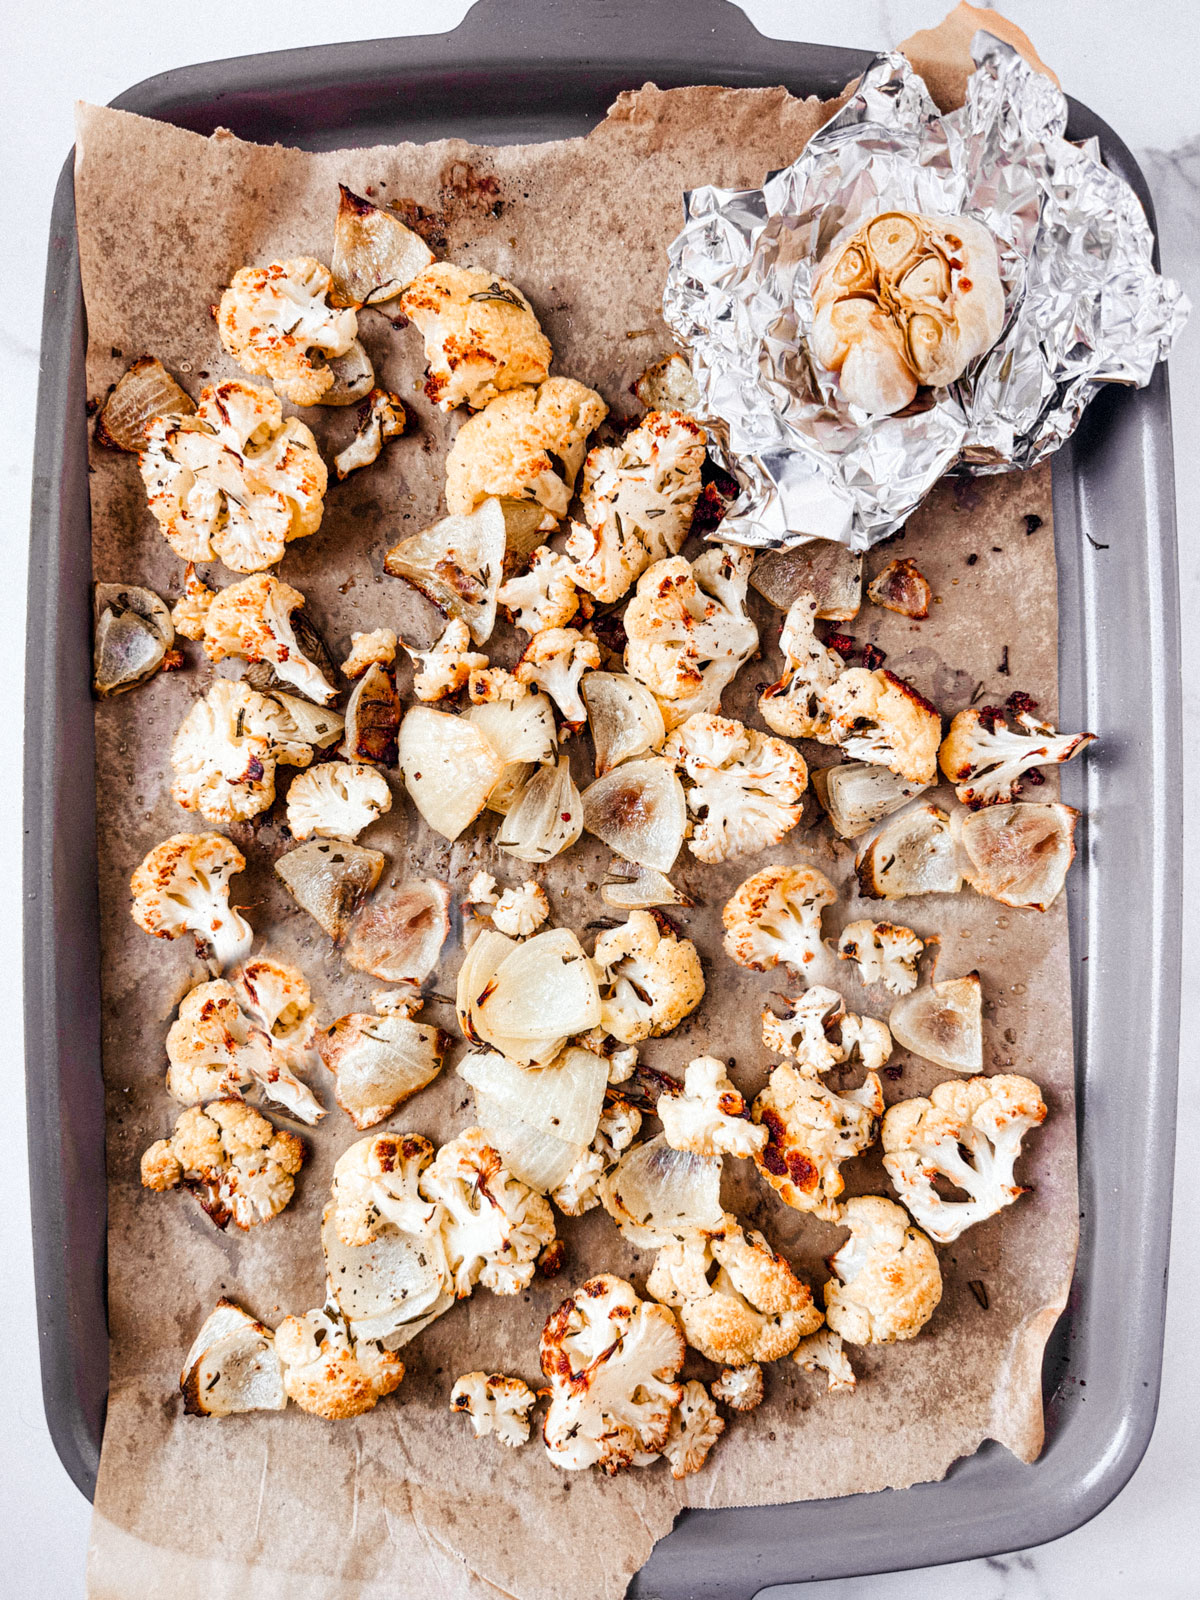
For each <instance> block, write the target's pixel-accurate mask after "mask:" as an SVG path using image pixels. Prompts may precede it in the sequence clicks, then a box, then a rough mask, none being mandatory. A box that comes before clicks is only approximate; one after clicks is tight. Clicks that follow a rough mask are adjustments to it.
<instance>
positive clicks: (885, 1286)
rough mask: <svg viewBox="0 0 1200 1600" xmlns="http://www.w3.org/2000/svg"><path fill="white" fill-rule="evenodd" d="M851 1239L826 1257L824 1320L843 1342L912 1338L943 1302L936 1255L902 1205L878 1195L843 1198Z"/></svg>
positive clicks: (843, 1219) (844, 1219)
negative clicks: (831, 1273) (828, 1270)
mask: <svg viewBox="0 0 1200 1600" xmlns="http://www.w3.org/2000/svg"><path fill="white" fill-rule="evenodd" d="M837 1220H838V1221H839V1222H840V1223H841V1224H842V1225H843V1226H844V1227H847V1228H849V1229H850V1237H849V1238H848V1239H847V1240H846V1242H845V1244H844V1245H843V1246H842V1247H841V1249H840V1250H839V1251H837V1253H836V1254H835V1255H833V1256H831V1257H830V1258H829V1265H830V1266H831V1267H832V1268H833V1270H834V1272H835V1274H836V1276H835V1277H833V1278H830V1280H829V1282H828V1283H827V1284H826V1285H825V1318H826V1321H827V1322H828V1323H829V1326H830V1328H831V1329H832V1330H833V1332H834V1333H836V1334H839V1335H840V1336H841V1337H842V1338H843V1339H844V1340H846V1342H847V1343H848V1344H891V1343H892V1342H893V1341H894V1340H896V1339H915V1338H916V1336H917V1334H918V1333H920V1331H921V1329H922V1328H923V1327H924V1326H925V1324H926V1323H927V1322H928V1321H929V1319H930V1317H931V1316H932V1315H933V1313H934V1312H935V1311H936V1310H937V1305H938V1301H939V1300H940V1299H941V1298H942V1272H941V1268H940V1267H939V1266H938V1258H937V1252H936V1250H934V1248H933V1246H932V1245H931V1244H930V1242H929V1240H928V1239H927V1238H926V1237H925V1235H924V1234H923V1233H922V1232H921V1231H920V1229H918V1228H914V1227H913V1226H912V1224H911V1223H910V1222H909V1220H908V1217H907V1215H906V1214H905V1212H904V1209H903V1207H901V1206H898V1205H896V1203H895V1202H894V1201H892V1200H885V1199H883V1197H882V1196H881V1195H861V1196H859V1197H858V1198H857V1199H854V1200H847V1202H846V1204H845V1205H844V1206H843V1207H842V1210H841V1215H840V1216H839V1217H838V1219H837Z"/></svg>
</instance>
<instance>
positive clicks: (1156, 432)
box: [25, 0, 1182, 1600]
mask: <svg viewBox="0 0 1200 1600" xmlns="http://www.w3.org/2000/svg"><path fill="white" fill-rule="evenodd" d="M681 15H682V12H681V8H680V7H679V6H678V5H677V4H670V5H668V4H665V3H660V0H649V3H647V0H590V3H588V4H586V5H583V4H579V3H577V0H482V3H481V4H479V5H477V6H476V7H475V8H474V10H472V11H471V12H470V14H469V15H468V16H467V17H466V19H465V20H464V22H463V23H462V25H461V27H459V28H458V29H456V30H455V31H454V32H453V33H450V34H446V35H441V36H437V37H427V38H416V39H383V40H376V41H371V42H369V43H359V44H347V45H337V46H323V47H320V48H316V49H307V50H290V51H286V52H283V53H280V54H272V55H260V56H248V57H243V58H241V59H237V60H231V61H220V62H212V63H209V64H207V65H204V66H198V67H188V68H185V69H182V70H180V71H177V72H169V73H165V74H163V75H162V76H160V77H157V78H151V79H148V80H147V81H146V82H145V83H141V84H139V85H137V87H135V88H133V89H130V90H129V91H128V92H127V93H126V94H123V95H122V96H121V97H120V98H119V99H118V100H116V101H114V102H113V104H114V105H116V106H119V107H122V108H124V109H127V110H130V111H136V112H140V113H141V114H142V115H144V116H151V117H158V118H160V119H162V120H164V121H167V122H173V123H176V124H178V125H179V126H181V127H185V128H191V129H194V130H196V131H198V132H201V133H210V132H211V131H212V130H213V129H214V128H216V127H218V126H224V127H228V128H230V129H232V130H233V132H235V133H237V134H239V135H241V136H242V137H243V138H247V139H255V140H262V141H266V142H274V141H275V140H280V141H282V142H284V143H289V144H296V145H299V146H302V147H305V148H309V149H329V148H334V147H337V146H341V145H366V144H374V143H377V142H392V141H396V140H401V139H415V140H422V139H428V138H434V137H441V136H443V135H447V134H457V135H461V136H462V137H464V138H467V139H472V140H478V141H481V142H491V143H516V142H525V141H534V140H540V139H557V138H562V137H564V136H568V135H573V134H580V133H584V132H586V131H587V130H588V129H589V128H590V127H592V126H593V125H594V124H595V123H596V122H598V121H599V120H600V119H601V118H602V117H603V115H604V112H605V110H606V108H607V107H608V105H609V103H610V102H611V101H612V99H613V98H614V96H615V95H616V94H617V93H618V92H619V91H620V90H622V89H627V88H630V87H635V86H637V85H640V84H641V83H643V82H645V81H646V80H648V79H653V80H654V81H655V82H657V83H659V84H662V85H664V86H669V85H682V84H689V83H714V82H715V83H722V84H728V85H733V86H752V85H759V84H778V83H783V84H786V85H787V87H788V88H789V89H790V90H792V91H793V92H794V93H796V94H799V95H808V94H817V95H822V96H829V95H832V94H835V93H836V92H837V91H838V90H840V89H841V87H842V85H843V84H844V83H846V82H847V80H848V79H850V78H851V77H853V76H854V75H855V74H856V73H857V72H859V71H860V70H861V68H862V66H863V65H864V63H865V60H866V57H865V56H864V55H863V54H861V53H859V52H856V51H849V50H839V49H831V48H828V47H825V46H816V45H807V44H794V43H785V42H781V41H778V40H772V39H767V38H764V37H763V36H762V35H761V34H759V33H758V32H756V30H755V29H754V28H753V27H752V26H751V24H750V23H749V22H748V21H747V19H746V17H745V16H744V14H743V13H742V12H741V11H740V10H739V9H738V8H737V7H736V6H734V5H731V4H728V3H726V0H690V4H689V5H688V6H687V9H686V26H684V27H681V26H680V21H681ZM1070 132H1071V135H1072V137H1074V138H1078V139H1082V138H1086V137H1089V136H1095V137H1097V138H1098V139H1099V141H1100V146H1101V149H1102V151H1103V155H1104V159H1105V160H1106V161H1107V163H1108V164H1109V166H1110V167H1113V168H1114V169H1115V170H1116V171H1118V172H1120V173H1121V174H1122V176H1124V177H1125V178H1126V179H1127V180H1128V181H1129V182H1130V183H1131V184H1132V185H1133V187H1134V189H1135V190H1136V191H1137V193H1138V195H1139V196H1140V198H1141V201H1142V204H1143V205H1144V206H1145V208H1146V211H1147V213H1148V214H1149V215H1150V217H1151V220H1153V211H1152V207H1151V203H1150V197H1149V194H1148V192H1147V188H1146V184H1145V180H1144V178H1143V177H1142V174H1141V172H1140V171H1139V170H1138V168H1137V166H1136V164H1135V162H1134V161H1133V159H1132V157H1131V156H1130V153H1129V151H1128V150H1127V149H1126V147H1125V146H1124V145H1123V144H1122V143H1121V141H1120V140H1119V139H1118V138H1117V137H1116V136H1115V134H1113V132H1112V131H1111V129H1109V128H1108V127H1107V126H1106V125H1105V124H1104V123H1103V122H1101V121H1100V120H1099V118H1097V117H1095V116H1094V115H1093V114H1092V113H1091V112H1090V111H1088V110H1087V109H1086V108H1085V107H1083V106H1080V105H1078V104H1076V103H1075V102H1072V104H1071V125H1070ZM714 136H715V137H716V136H719V135H714ZM85 342H86V328H85V318H84V308H83V301H82V295H81V291H80V284H79V267H78V259H77V255H76V250H75V238H74V209H73V199H72V188H71V166H70V162H68V164H67V167H66V169H65V170H64V172H63V176H62V180H61V182H60V184H59V188H58V193H57V196H56V200H55V205H54V212H53V219H52V226H51V238H50V258H49V267H48V272H47V285H46V301H45V317H44V325H43V337H42V369H41V383H40V388H39V395H38V418H37V445H36V451H37V455H36V465H35V477H34V493H33V528H32V543H31V554H30V568H29V646H28V654H27V677H26V682H27V690H26V695H27V699H26V757H25V831H26V855H25V908H26V909H25V1036H26V1060H27V1075H28V1103H29V1139H30V1168H31V1186H32V1200H33V1228H34V1249H35V1263H36V1272H37V1298H38V1317H39V1329H40V1339H41V1354H42V1377H43V1391H44V1396H45V1405H46V1415H47V1418H48V1420H49V1424H50V1429H51V1432H52V1434H53V1437H54V1440H55V1443H56V1445H57V1447H58V1451H59V1454H60V1456H61V1457H62V1460H63V1464H64V1466H65V1467H66V1469H67V1471H68V1472H69V1473H70V1475H71V1477H72V1478H73V1479H74V1481H75V1482H76V1483H77V1484H78V1486H79V1487H80V1489H81V1490H82V1491H83V1492H84V1493H85V1494H88V1495H90V1494H91V1492H92V1490H93V1487H94V1484H95V1478H96V1469H97V1464H98V1460H99V1453H100V1440H101V1435H102V1432H103V1423H104V1405H105V1395H106V1391H107V1381H108V1368H107V1335H106V1329H105V1284H104V1250H105V1245H104V1220H105V1188H104V1107H103V1096H102V1092H101V1075H100V1026H99V1016H100V996H99V943H98V917H97V906H96V856H95V851H96V845H95V830H96V816H95V807H94V799H93V783H92V765H93V735H92V703H91V699H90V691H89V677H90V663H89V622H90V610H89V584H90V579H91V552H90V536H89V521H88V491H87V451H86V426H85V410H84V407H85V398H86V397H85V388H84V348H85ZM1054 505H1055V522H1056V537H1057V548H1058V559H1059V574H1060V601H1059V605H1060V635H1061V645H1060V664H1061V678H1062V683H1061V695H1062V717H1063V726H1070V727H1090V728H1096V729H1098V730H1099V731H1100V732H1101V733H1102V734H1103V741H1102V743H1101V744H1100V745H1099V746H1098V748H1097V751H1096V753H1095V755H1093V756H1091V757H1090V758H1089V760H1088V761H1087V762H1086V763H1079V764H1078V765H1077V766H1072V767H1070V768H1068V769H1066V770H1067V783H1066V791H1067V793H1066V798H1067V799H1069V800H1071V801H1072V802H1073V803H1074V804H1076V805H1079V806H1081V807H1082V808H1083V809H1084V812H1085V815H1086V819H1087V820H1086V825H1085V827H1084V828H1083V830H1082V839H1081V848H1080V859H1079V861H1078V863H1077V864H1076V866H1075V868H1074V870H1073V872H1072V875H1071V880H1070V887H1069V901H1070V916H1071V953H1072V963H1073V972H1074V1005H1075V1038H1076V1063H1077V1073H1078V1087H1079V1096H1080V1099H1079V1105H1080V1123H1079V1130H1080V1131H1079V1160H1080V1180H1081V1198H1080V1206H1081V1223H1082V1236H1081V1243H1080V1252H1079V1263H1078V1269H1077V1272H1076V1277H1075V1284H1074V1288H1073V1290H1072V1293H1071V1298H1070V1303H1069V1305H1068V1307H1067V1310H1066V1312H1065V1314H1064V1315H1063V1317H1062V1319H1061V1321H1060V1323H1059V1325H1058V1328H1057V1329H1056V1331H1055V1334H1054V1337H1053V1338H1052V1340H1051V1342H1050V1345H1049V1348H1048V1350H1047V1353H1046V1361H1045V1368H1044V1387H1045V1396H1046V1413H1047V1444H1046V1449H1045V1451H1044V1453H1043V1455H1042V1456H1041V1458H1040V1459H1039V1460H1038V1461H1037V1462H1035V1463H1034V1464H1033V1465H1031V1466H1025V1465H1022V1464H1021V1463H1019V1462H1018V1461H1016V1460H1015V1459H1014V1458H1013V1457H1012V1456H1010V1455H1009V1454H1008V1452H1007V1451H1005V1450H1003V1449H1002V1448H1001V1447H999V1446H997V1445H985V1446H984V1448H983V1449H981V1450H980V1451H979V1452H978V1453H977V1454H976V1455H974V1456H972V1457H971V1458H970V1459H968V1460H964V1461H962V1462H960V1463H959V1464H958V1465H957V1466H956V1467H954V1468H953V1469H952V1471H951V1472H950V1474H949V1475H948V1477H947V1478H946V1479H945V1480H944V1481H943V1482H941V1483H934V1484H926V1485H923V1486H921V1487H918V1488H914V1489H907V1490H903V1491H889V1492H885V1493H882V1494H877V1495H871V1496H866V1495H858V1496H852V1497H850V1498H848V1499H843V1500H829V1501H817V1502H807V1503H804V1504H799V1505H791V1506H773V1507H763V1508H758V1509H752V1510H733V1511H707V1512H698V1511H694V1512H688V1513H686V1514H685V1515H684V1516H683V1517H681V1519H680V1520H679V1522H678V1524H677V1526H676V1528H675V1530H674V1532H673V1533H672V1534H671V1535H670V1537H669V1538H668V1539H667V1540H665V1541H664V1542H663V1543H662V1544H660V1545H659V1546H658V1548H657V1549H656V1550H655V1552H654V1554H653V1555H652V1557H651V1559H650V1561H649V1562H648V1564H647V1565H646V1567H645V1568H644V1569H643V1570H642V1572H641V1573H640V1574H639V1575H638V1576H637V1578H635V1580H634V1582H633V1585H632V1587H631V1590H630V1593H631V1594H632V1595H636V1596H642V1597H646V1600H649V1597H651V1596H653V1597H655V1600H705V1597H713V1600H717V1597H720V1600H748V1597H749V1596H751V1595H753V1594H755V1593H756V1592H757V1591H758V1590H759V1589H761V1588H763V1587H765V1586H767V1585H770V1584H777V1583H786V1582H795V1581H799V1580H803V1579H809V1578H828V1577H837V1576H848V1575H853V1574H862V1573H872V1572H881V1571H893V1570H899V1569H902V1568H905V1567H916V1566H925V1565H930V1564H933V1563H937V1562H946V1561H960V1560H965V1559H967V1558H969V1557H973V1556H980V1555H989V1554H994V1553H997V1552H1002V1551H1009V1550H1014V1549H1019V1548H1023V1547H1027V1546H1030V1545H1034V1544H1040V1543H1043V1542H1045V1541H1046V1540H1049V1539H1054V1538H1057V1537H1059V1536H1060V1535H1062V1534H1064V1533H1067V1532H1069V1531H1070V1530H1071V1529H1073V1528H1076V1527H1078V1526H1079V1525H1080V1524H1081V1523H1083V1522H1085V1521H1086V1520H1087V1519H1088V1518H1089V1517H1092V1516H1094V1515H1095V1514H1096V1512H1097V1511H1099V1510H1100V1509H1101V1508H1102V1507H1103V1506H1105V1505H1106V1504H1107V1503H1108V1502H1109V1501H1110V1500H1111V1499H1112V1498H1113V1496H1114V1495H1116V1494H1117V1493H1118V1492H1119V1490H1120V1489H1121V1488H1122V1487H1123V1485H1124V1484H1125V1483H1126V1481H1127V1480H1128V1478H1129V1477H1130V1475H1131V1474H1132V1473H1133V1471H1134V1469H1135V1468H1136V1466H1137V1464H1138V1462H1139V1461H1140V1460H1141V1457H1142V1454H1143V1452H1144V1451H1145V1448H1146V1445H1147V1443H1148V1442H1149V1439H1150V1434H1151V1431H1152V1429H1153V1426H1154V1416H1155V1410H1156V1407H1157V1401H1158V1388H1159V1371H1160V1363H1161V1356H1162V1337H1163V1315H1164V1305H1165V1298H1166V1274H1167V1254H1168V1244H1169V1236H1170V1203H1171V1173H1172V1158H1173V1147H1174V1125H1175V1079H1176V1068H1177V1051H1178V1017H1179V983H1180V976H1179V938H1180V917H1181V888H1180V883H1181V875H1180V859H1181V794H1182V780H1181V768H1180V756H1179V752H1180V727H1181V721H1180V682H1179V662H1180V645H1179V616H1178V594H1177V587H1176V576H1175V503H1174V488H1173V478H1172V460H1171V422H1170V409H1169V404H1168V397H1167V380H1166V374H1165V371H1164V370H1163V369H1161V368H1160V369H1159V371H1158V373H1157V374H1156V376H1155V378H1154V381H1153V382H1152V383H1151V385H1150V386H1149V388H1147V389H1144V390H1141V391H1124V390H1122V391H1117V390H1112V391H1110V392H1108V393H1107V394H1105V395H1104V396H1102V397H1101V399H1099V400H1098V401H1097V402H1096V403H1095V404H1094V405H1093V406H1092V407H1091V408H1090V410H1089V412H1088V414H1087V416H1086V417H1085V419H1084V422H1083V425H1082V426H1081V428H1080V429H1079V431H1078V433H1077V435H1076V437H1075V438H1074V440H1073V441H1072V442H1071V444H1070V445H1069V446H1068V447H1067V448H1066V449H1064V450H1063V451H1062V452H1060V454H1059V455H1058V456H1057V457H1056V458H1055V465H1054ZM1116 1152H1119V1157H1118V1156H1117V1155H1116Z"/></svg>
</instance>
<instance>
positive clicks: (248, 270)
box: [217, 256, 358, 406]
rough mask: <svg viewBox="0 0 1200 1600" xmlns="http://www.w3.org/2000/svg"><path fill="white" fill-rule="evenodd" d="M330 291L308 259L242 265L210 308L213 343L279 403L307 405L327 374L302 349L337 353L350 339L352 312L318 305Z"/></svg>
mask: <svg viewBox="0 0 1200 1600" xmlns="http://www.w3.org/2000/svg"><path fill="white" fill-rule="evenodd" d="M332 287H333V278H332V276H331V275H330V272H329V268H328V267H323V266H322V265H321V263H320V262H319V261H314V260H313V258H312V257H311V256H296V257H293V258H292V259H291V260H289V261H272V262H271V263H270V264H269V265H268V266H265V267H242V268H241V270H240V271H239V272H235V273H234V275H233V282H232V283H231V284H230V285H229V287H228V289H226V291H225V293H224V294H223V295H222V296H221V304H220V306H219V307H218V308H217V331H218V332H219V333H220V335H221V343H222V344H223V345H224V346H225V349H226V350H228V352H229V354H230V355H231V356H232V357H233V359H234V360H235V361H236V362H237V364H238V365H239V366H240V367H241V368H243V370H244V371H246V372H248V373H250V375H251V377H259V376H262V377H267V378H270V379H271V380H272V382H273V383H274V385H275V389H276V392H277V393H278V394H281V395H282V396H283V397H284V399H285V400H290V401H291V402H292V404H293V405H297V406H315V405H316V404H317V403H318V401H319V400H320V398H321V396H322V395H323V394H324V393H325V391H326V389H328V388H330V387H331V386H332V384H333V373H332V372H331V371H330V369H329V367H328V365H326V364H324V363H322V364H320V365H318V364H317V363H316V362H314V361H313V359H312V357H311V356H310V355H309V351H310V350H317V351H320V353H321V354H322V355H323V356H342V355H345V353H346V351H347V350H349V348H350V346H351V345H352V344H353V343H354V339H355V335H356V334H357V333H358V318H357V316H355V314H354V312H353V311H352V310H348V309H347V310H344V311H339V310H335V309H334V307H332V306H330V305H328V304H327V303H326V296H327V295H328V294H329V291H330V289H331V288H332Z"/></svg>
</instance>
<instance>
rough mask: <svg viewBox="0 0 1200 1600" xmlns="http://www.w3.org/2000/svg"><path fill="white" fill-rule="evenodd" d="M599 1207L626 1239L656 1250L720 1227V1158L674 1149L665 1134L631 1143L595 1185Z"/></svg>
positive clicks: (641, 1246) (634, 1243) (640, 1246)
mask: <svg viewBox="0 0 1200 1600" xmlns="http://www.w3.org/2000/svg"><path fill="white" fill-rule="evenodd" d="M600 1199H601V1201H602V1203H603V1205H604V1209H605V1210H606V1211H607V1212H608V1214H609V1216H610V1217H611V1218H612V1219H613V1221H614V1222H615V1223H616V1224H617V1226H618V1227H619V1228H620V1230H621V1232H622V1234H623V1235H624V1237H625V1238H626V1239H627V1240H628V1242H629V1243H630V1244H631V1245H633V1246H634V1247H635V1248H637V1249H639V1250H644V1249H656V1248H658V1247H661V1246H662V1245H666V1244H670V1243H671V1242H672V1241H673V1240H675V1239H680V1238H684V1237H686V1236H687V1235H688V1234H689V1233H694V1232H697V1231H699V1230H703V1229H705V1228H719V1227H720V1226H721V1216H722V1212H721V1158H720V1157H719V1156H698V1155H693V1154H692V1153H691V1152H690V1151H688V1150H673V1149H672V1148H671V1146H670V1145H669V1144H668V1143H667V1136H666V1134H665V1133H660V1134H659V1135H658V1137H657V1139H650V1140H649V1141H647V1142H645V1143H642V1144H635V1145H631V1146H630V1148H629V1149H628V1150H627V1151H626V1152H625V1154H624V1155H623V1156H622V1157H621V1159H620V1161H618V1162H617V1164H616V1166H615V1167H614V1168H613V1170H612V1171H611V1172H610V1173H609V1174H608V1176H607V1177H606V1178H605V1179H604V1180H603V1182H602V1184H601V1186H600Z"/></svg>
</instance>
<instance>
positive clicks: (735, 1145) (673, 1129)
mask: <svg viewBox="0 0 1200 1600" xmlns="http://www.w3.org/2000/svg"><path fill="white" fill-rule="evenodd" d="M656 1109H657V1111H658V1115H659V1117H660V1118H661V1120H662V1125H663V1132H664V1133H665V1134H666V1136H667V1143H668V1144H669V1145H670V1146H671V1147H672V1149H674V1150H693V1151H695V1153H696V1154H697V1155H701V1156H720V1155H730V1156H754V1155H757V1154H759V1152H760V1151H761V1150H762V1148H763V1146H764V1145H765V1144H766V1142H767V1130H766V1128H762V1127H758V1126H756V1125H755V1124H754V1123H753V1122H751V1120H750V1109H749V1107H748V1106H747V1104H746V1102H745V1101H744V1100H743V1099H742V1096H741V1095H740V1094H739V1093H738V1091H737V1089H735V1088H734V1086H733V1084H732V1083H731V1082H730V1079H729V1074H728V1073H727V1072H726V1070H725V1063H724V1062H723V1061H718V1060H717V1059H716V1058H715V1057H714V1056H700V1057H699V1058H698V1059H697V1060H695V1061H691V1062H689V1063H688V1066H687V1071H686V1072H685V1073H684V1079H683V1093H682V1094H678V1095H672V1094H663V1095H660V1096H659V1098H658V1105H657V1108H656Z"/></svg>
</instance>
